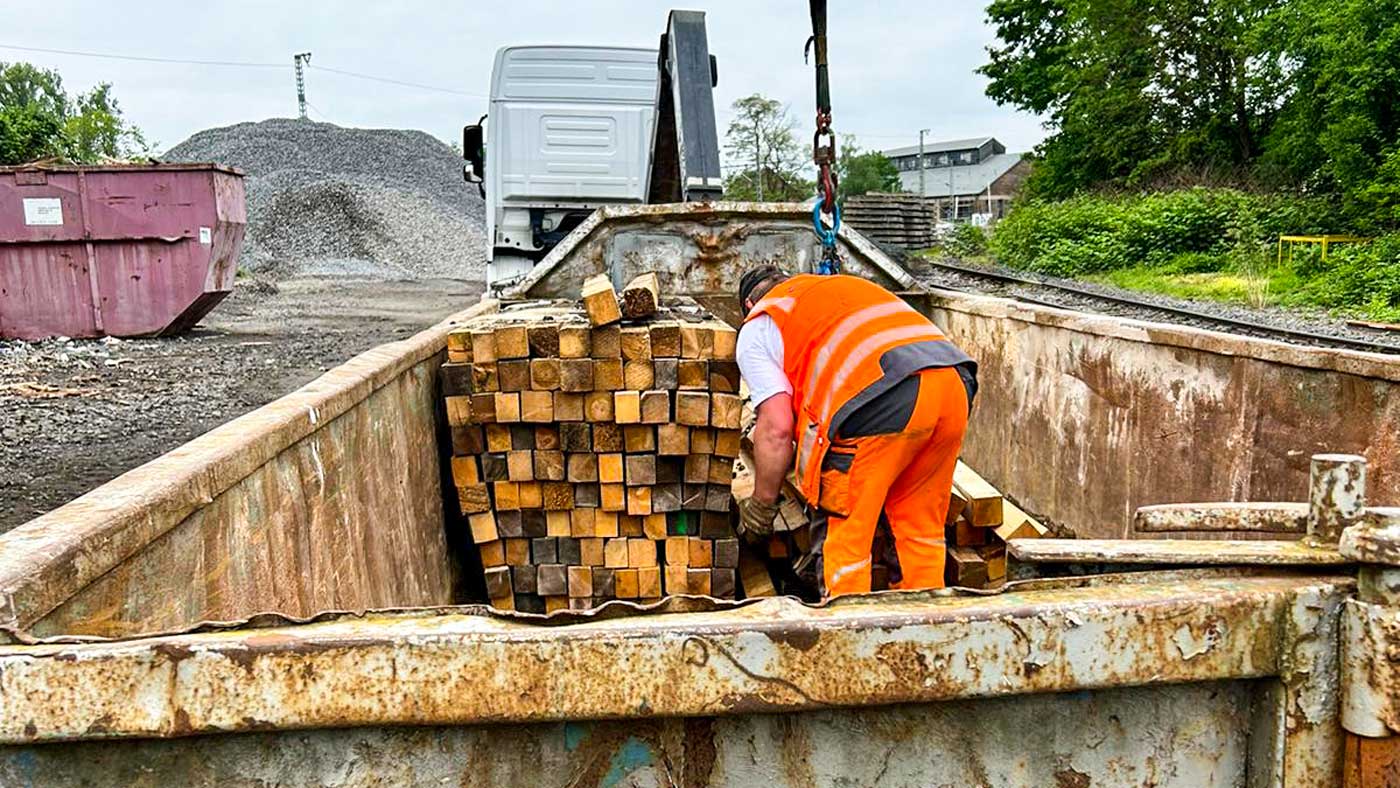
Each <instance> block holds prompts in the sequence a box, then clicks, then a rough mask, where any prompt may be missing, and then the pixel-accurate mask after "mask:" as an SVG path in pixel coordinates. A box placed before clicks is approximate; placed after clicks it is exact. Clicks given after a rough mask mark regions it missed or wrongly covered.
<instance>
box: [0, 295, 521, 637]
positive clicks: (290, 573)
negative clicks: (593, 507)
mask: <svg viewBox="0 0 1400 788" xmlns="http://www.w3.org/2000/svg"><path fill="white" fill-rule="evenodd" d="M494 308H495V304H494V302H486V303H483V304H481V305H478V306H475V307H473V308H471V309H469V310H466V311H465V312H463V313H461V314H459V315H456V316H454V317H452V318H449V319H448V320H446V321H444V322H442V323H440V324H438V325H437V326H434V327H433V328H430V329H427V330H425V331H423V332H421V333H419V334H417V335H415V336H414V337H411V338H409V339H406V340H403V341H400V342H394V343H390V344H387V345H381V346H380V347H378V348H375V349H373V350H369V351H366V352H365V353H362V354H361V355H359V356H357V357H356V358H355V359H352V360H351V361H349V362H347V363H346V364H344V365H342V366H340V367H337V368H336V369H334V370H331V371H330V372H328V373H326V374H325V375H323V376H321V377H320V378H318V379H316V380H315V381H312V382H311V383H309V384H307V385H306V386H304V387H303V388H301V389H299V390H298V391H296V392H293V393H291V394H289V395H287V396H285V397H282V398H281V399H279V400H276V401H275V402H272V403H270V404H268V405H265V406H263V407H262V408H259V409H257V410H255V411H253V412H251V413H248V414H245V415H244V416H241V417H239V418H237V419H235V420H233V421H231V422H229V423H228V424H225V425H223V426H221V427H219V428H217V429H215V430H212V431H211V432H209V433H206V434H205V435H202V436H200V437H199V438H196V439H195V440H193V441H191V442H189V443H187V444H185V445H184V446H181V447H179V448H178V449H175V450H174V451H171V452H169V453H168V454H165V455H163V456H162V457H159V458H157V459H155V460H153V461H151V462H149V463H147V464H146V465H143V466H141V467H139V468H136V469H134V470H132V471H129V472H127V473H125V474H123V475H122V476H120V477H118V478H116V479H114V480H113V481H111V482H109V483H107V484H105V485H102V486H101V487H99V488H97V489H96V490H93V491H92V492H90V493H88V494H86V495H84V496H82V497H80V498H78V499H77V500H75V501H73V502H71V503H69V504H67V505H65V506H62V507H60V508H58V509H55V510H54V511H52V512H49V513H47V514H45V515H43V516H41V517H38V518H36V519H34V520H31V521H30V522H28V523H25V524H24V525H22V526H20V527H18V528H15V529H14V530H12V531H10V532H8V533H6V534H4V535H0V626H4V627H6V628H9V629H20V630H24V629H29V628H31V627H32V628H35V629H37V630H38V631H40V632H43V633H45V634H60V633H68V634H96V635H130V634H134V633H138V632H142V631H151V630H152V629H168V628H169V627H170V626H172V625H174V626H176V627H179V628H187V627H189V626H192V625H194V624H196V623H198V622H199V621H202V620H205V619H206V618H209V617H214V618H230V617H231V618H234V619H239V618H244V617H247V616H249V615H251V614H253V613H257V612H261V611H265V610H272V611H278V612H284V613H292V614H294V615H295V614H305V613H307V612H316V611H317V610H320V609H322V608H321V607H320V606H321V605H323V604H327V603H330V606H331V607H337V608H339V607H351V608H365V607H380V606H386V605H387V606H400V605H412V604H421V605H435V604H446V603H448V602H450V601H451V599H450V596H449V589H448V581H447V576H446V575H447V571H448V561H447V556H446V548H445V544H444V542H443V536H442V514H441V508H440V497H439V491H438V485H439V481H438V478H439V477H438V470H437V459H436V455H435V452H436V440H435V435H434V432H433V430H434V426H433V424H434V415H433V414H434V408H435V407H436V400H437V392H436V382H435V381H436V372H435V371H436V369H437V366H438V363H439V361H440V358H441V354H442V352H443V348H444V347H445V344H446V334H447V331H448V330H449V329H450V328H451V327H452V326H453V325H456V324H458V323H460V322H462V321H465V320H468V319H470V318H471V317H472V316H474V315H476V314H478V313H480V312H482V311H485V310H490V309H494ZM404 593H407V594H408V595H407V596H403V595H402V594H404Z"/></svg>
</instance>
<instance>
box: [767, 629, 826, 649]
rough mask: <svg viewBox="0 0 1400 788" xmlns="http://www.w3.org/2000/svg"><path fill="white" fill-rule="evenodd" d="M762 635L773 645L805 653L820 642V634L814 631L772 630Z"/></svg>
mask: <svg viewBox="0 0 1400 788" xmlns="http://www.w3.org/2000/svg"><path fill="white" fill-rule="evenodd" d="M764 634H766V635H767V636H768V639H769V640H771V641H773V642H774V643H781V644H782V645H784V646H791V647H792V648H795V649H797V650H798V651H807V650H809V649H811V648H812V647H813V646H815V645H817V642H818V641H820V640H821V633H820V632H818V631H817V630H815V629H805V630H804V629H791V630H786V631H784V630H772V631H769V632H765V633H764Z"/></svg>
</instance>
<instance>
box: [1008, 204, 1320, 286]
mask: <svg viewBox="0 0 1400 788" xmlns="http://www.w3.org/2000/svg"><path fill="white" fill-rule="evenodd" d="M1335 215H1336V211H1335V210H1334V209H1333V208H1332V207H1331V206H1330V204H1329V203H1328V201H1327V200H1325V199H1321V198H1287V197H1280V196H1276V195H1255V194H1248V193H1245V192H1241V191H1236V190H1233V189H1204V188H1196V189H1186V190H1180V191H1172V192H1161V193H1154V194H1147V195H1140V196H1131V197H1105V196H1099V195H1081V196H1079V197H1073V198H1070V199H1068V200H1063V201H1060V202H1049V201H1044V200H1030V201H1026V202H1023V203H1021V204H1018V205H1017V206H1016V207H1015V208H1014V209H1013V210H1012V211H1011V213H1010V214H1008V215H1007V217H1006V218H1005V219H1003V220H1001V222H1000V223H998V224H997V227H996V233H995V234H994V235H993V236H992V251H993V252H994V253H995V254H996V255H997V257H998V258H999V259H1000V260H1001V262H1003V263H1005V264H1007V265H1011V266H1015V267H1018V268H1027V269H1031V270H1036V271H1043V272H1045V273H1053V274H1059V275H1063V276H1077V275H1080V274H1086V273H1095V272H1100V271H1107V270H1111V269H1118V268H1129V267H1133V266H1138V265H1147V266H1162V265H1166V264H1168V263H1170V262H1171V261H1172V260H1174V259H1176V258H1178V257H1180V256H1182V255H1193V254H1201V255H1207V256H1210V257H1212V258H1218V257H1221V256H1223V255H1225V254H1227V253H1228V252H1229V251H1230V250H1233V249H1237V248H1257V247H1262V246H1269V245H1271V244H1272V243H1273V242H1274V241H1275V240H1276V239H1277V237H1278V236H1279V235H1280V234H1283V233H1306V232H1332V231H1335V227H1336V225H1335V224H1334V222H1335Z"/></svg>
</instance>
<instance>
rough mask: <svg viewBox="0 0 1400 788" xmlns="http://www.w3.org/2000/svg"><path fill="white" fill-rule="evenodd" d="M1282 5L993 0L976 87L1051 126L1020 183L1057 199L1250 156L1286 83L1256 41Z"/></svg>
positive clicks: (1251, 0)
mask: <svg viewBox="0 0 1400 788" xmlns="http://www.w3.org/2000/svg"><path fill="white" fill-rule="evenodd" d="M1287 2H1290V0H1214V1H1213V2H1210V3H1199V2H1193V0H993V2H992V3H991V5H989V6H988V8H987V16H988V18H989V20H990V21H991V22H992V24H994V25H995V26H996V28H997V36H998V38H999V46H994V47H992V48H990V50H989V53H990V55H991V61H990V62H989V63H988V64H987V65H986V66H984V67H983V68H982V69H981V73H983V74H985V75H986V76H988V77H989V78H990V79H991V83H990V84H989V86H988V89H987V93H988V95H990V96H991V97H992V98H994V99H996V100H997V101H998V102H999V103H1004V104H1014V105H1016V106H1019V107H1021V108H1023V109H1028V110H1030V111H1033V112H1037V113H1042V114H1046V115H1048V116H1049V118H1050V125H1051V127H1052V128H1053V129H1054V133H1053V134H1052V135H1051V136H1050V137H1049V138H1048V139H1047V140H1046V141H1045V142H1044V143H1043V144H1042V145H1041V147H1040V149H1039V150H1038V151H1037V154H1038V157H1039V159H1040V162H1039V165H1038V166H1037V168H1036V172H1035V174H1034V175H1033V176H1032V179H1031V183H1030V188H1032V189H1033V190H1034V191H1035V193H1037V194H1040V195H1042V196H1046V197H1063V196H1067V195H1069V194H1073V193H1075V192H1077V191H1079V190H1082V189H1084V188H1087V187H1091V186H1097V185H1101V184H1121V185H1137V184H1144V183H1147V182H1149V181H1151V180H1153V179H1156V178H1160V177H1162V176H1163V175H1166V174H1171V173H1175V172H1178V171H1181V170H1183V169H1191V170H1213V171H1226V172H1229V171H1234V170H1236V169H1238V168H1240V167H1242V166H1244V165H1245V164H1247V163H1249V162H1250V161H1252V160H1253V158H1254V157H1255V156H1256V155H1257V153H1258V140H1259V139H1260V137H1261V136H1262V135H1263V134H1265V133H1267V132H1268V130H1269V129H1270V128H1271V126H1272V123H1273V119H1274V116H1275V115H1276V114H1277V111H1278V105H1279V102H1280V100H1281V98H1282V95H1283V93H1284V91H1285V90H1286V81H1285V80H1283V79H1282V77H1281V69H1282V66H1281V61H1280V60H1279V59H1277V58H1269V57H1265V56H1263V50H1264V48H1265V47H1266V46H1267V42H1268V41H1269V35H1270V33H1271V31H1272V29H1273V28H1272V22H1271V18H1272V16H1273V15H1274V14H1275V13H1277V12H1278V10H1279V9H1280V8H1281V7H1283V6H1284V5H1285V4H1286V3H1287Z"/></svg>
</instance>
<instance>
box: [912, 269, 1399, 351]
mask: <svg viewBox="0 0 1400 788" xmlns="http://www.w3.org/2000/svg"><path fill="white" fill-rule="evenodd" d="M926 264H927V265H928V266H929V267H930V268H936V269H941V270H944V271H952V272H955V273H958V274H962V275H964V276H969V277H976V278H981V279H986V280H990V281H994V282H1001V283H1004V284H1012V285H1019V286H1022V287H1032V288H1039V289H1044V290H1053V291H1058V292H1062V293H1068V294H1071V295H1074V296H1076V297H1079V298H1085V299H1090V300H1097V301H1100V302H1103V303H1107V304H1115V305H1118V306H1129V307H1133V308H1135V309H1144V310H1149V311H1155V312H1158V313H1161V314H1164V315H1169V316H1171V317H1172V318H1175V319H1176V320H1177V321H1180V320H1183V319H1185V320H1190V321H1195V322H1197V323H1209V324H1214V325H1216V326H1219V327H1220V328H1221V330H1224V331H1229V332H1233V333H1241V332H1244V333H1247V334H1249V335H1250V336H1256V337H1262V338H1265V339H1277V340H1279V341H1284V342H1293V343H1298V344H1305V345H1314V346H1319V347H1338V348H1346V349H1348V350H1363V351H1367V352H1370V353H1387V354H1400V345H1397V344H1392V343H1390V342H1384V341H1379V340H1376V341H1371V340H1365V339H1354V338H1351V337H1342V336H1333V335H1330V334H1323V333H1319V332H1316V331H1307V330H1304V329H1294V328H1283V327H1281V326H1271V325H1267V324H1264V323H1258V322H1255V321H1252V320H1244V319H1241V318H1234V317H1226V316H1224V315H1217V314H1211V313H1209V312H1203V311H1199V310H1195V309H1188V308H1185V307H1178V306H1169V305H1166V304H1159V303H1154V302H1152V301H1146V300H1143V299H1138V298H1131V297H1128V296H1121V295H1112V294H1109V293H1101V292H1098V291H1096V290H1090V289H1088V288H1085V287H1076V286H1074V285H1070V284H1064V283H1060V282H1053V281H1045V280H1041V279H1037V278H1033V277H1028V276H1017V275H1016V274H1008V273H1003V272H1000V271H989V270H986V269H983V268H975V267H971V266H963V265H955V264H953V263H947V262H943V261H938V260H927V261H926ZM938 287H940V288H943V289H947V290H957V291H961V292H974V291H973V290H970V289H968V288H964V287H959V286H957V285H950V284H943V283H940V284H939V285H938ZM1002 295H1005V296H1006V297H1009V298H1014V299H1016V300H1018V301H1024V302H1027V303H1031V304H1039V305H1041V306H1051V307H1058V308H1065V307H1066V305H1065V304H1064V303H1061V302H1057V301H1054V300H1051V299H1045V298H1037V297H1035V296H1032V295H1027V294H1024V293H1006V294H1002Z"/></svg>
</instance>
